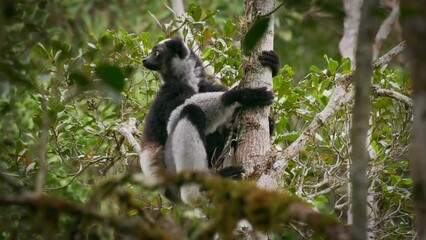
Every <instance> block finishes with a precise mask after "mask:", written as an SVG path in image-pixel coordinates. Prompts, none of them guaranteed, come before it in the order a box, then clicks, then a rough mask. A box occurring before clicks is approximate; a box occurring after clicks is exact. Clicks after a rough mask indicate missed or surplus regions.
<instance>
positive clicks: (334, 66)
mask: <svg viewBox="0 0 426 240" xmlns="http://www.w3.org/2000/svg"><path fill="white" fill-rule="evenodd" d="M324 57H325V59H326V60H327V64H328V69H329V70H330V72H331V74H335V73H336V71H337V67H338V66H339V63H338V62H337V61H336V60H333V59H332V58H329V57H328V56H327V55H325V56H324Z"/></svg>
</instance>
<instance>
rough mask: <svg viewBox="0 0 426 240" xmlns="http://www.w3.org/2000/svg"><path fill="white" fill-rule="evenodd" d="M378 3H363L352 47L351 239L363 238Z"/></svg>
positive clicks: (365, 236) (365, 217) (364, 237)
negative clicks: (354, 67)
mask: <svg viewBox="0 0 426 240" xmlns="http://www.w3.org/2000/svg"><path fill="white" fill-rule="evenodd" d="M378 6H379V1H378V0H372V1H364V3H363V5H362V7H361V20H360V24H359V31H358V41H357V47H356V49H357V50H356V70H355V75H354V80H355V103H354V109H353V117H352V129H351V144H352V152H351V160H352V168H351V182H352V210H353V211H352V213H353V214H352V216H353V224H352V229H351V239H367V222H368V216H367V192H368V178H367V167H368V161H369V155H368V150H367V146H366V144H365V140H366V139H367V136H368V130H369V127H370V126H369V122H368V121H369V118H370V110H371V100H370V96H371V76H372V59H373V43H374V37H375V35H376V32H377V29H378V26H379V24H378V20H377V18H376V16H375V15H374V13H375V11H374V10H375V9H377V7H378Z"/></svg>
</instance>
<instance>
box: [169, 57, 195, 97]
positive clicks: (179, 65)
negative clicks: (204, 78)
mask: <svg viewBox="0 0 426 240" xmlns="http://www.w3.org/2000/svg"><path fill="white" fill-rule="evenodd" d="M195 64H196V62H195V60H194V59H191V58H185V59H180V58H179V57H175V58H173V59H172V61H171V65H172V66H171V67H172V72H173V75H175V76H176V78H177V79H179V80H180V81H182V82H184V83H187V84H188V85H189V86H190V87H192V88H193V89H194V91H195V92H198V90H199V87H198V83H199V82H200V80H201V79H200V78H199V77H198V76H199V75H200V74H199V73H197V72H196V71H195Z"/></svg>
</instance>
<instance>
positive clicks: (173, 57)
mask: <svg viewBox="0 0 426 240" xmlns="http://www.w3.org/2000/svg"><path fill="white" fill-rule="evenodd" d="M142 62H143V65H144V66H145V67H146V68H148V69H150V70H154V71H158V72H159V73H160V74H161V75H162V76H163V81H165V82H168V81H173V80H176V79H178V80H179V81H183V82H187V83H189V84H190V85H194V84H195V85H196V84H198V83H199V82H200V81H202V78H204V69H203V67H202V63H201V61H200V60H199V58H198V56H197V55H196V54H195V53H194V52H193V51H192V50H191V49H190V48H189V47H188V45H186V44H185V43H184V42H183V40H182V39H181V38H178V37H174V38H170V39H166V40H163V41H161V42H159V43H158V44H157V45H155V47H154V48H153V49H152V51H151V53H150V54H149V55H148V56H147V57H146V58H145V59H144V60H143V61H142Z"/></svg>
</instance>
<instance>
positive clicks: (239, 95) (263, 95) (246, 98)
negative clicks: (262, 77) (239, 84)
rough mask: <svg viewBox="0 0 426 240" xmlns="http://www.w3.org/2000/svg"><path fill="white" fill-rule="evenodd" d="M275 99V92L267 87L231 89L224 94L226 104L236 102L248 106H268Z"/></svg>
mask: <svg viewBox="0 0 426 240" xmlns="http://www.w3.org/2000/svg"><path fill="white" fill-rule="evenodd" d="M273 100H274V94H273V93H272V92H271V91H268V90H267V89H266V87H262V88H243V89H231V90H229V91H228V92H226V93H224V94H223V95H222V101H223V103H224V105H225V106H228V105H231V104H233V103H236V102H238V103H240V104H241V105H243V106H246V107H256V106H266V105H271V104H272V102H273Z"/></svg>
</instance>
